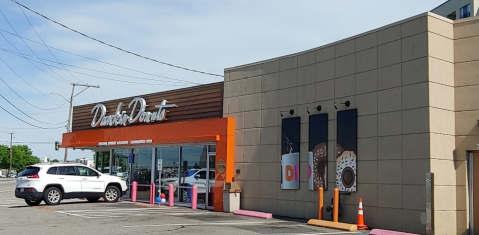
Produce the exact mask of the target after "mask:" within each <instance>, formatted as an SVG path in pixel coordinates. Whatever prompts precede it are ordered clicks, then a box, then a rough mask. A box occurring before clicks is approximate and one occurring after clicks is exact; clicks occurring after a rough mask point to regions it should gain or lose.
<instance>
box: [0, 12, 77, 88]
mask: <svg viewBox="0 0 479 235" xmlns="http://www.w3.org/2000/svg"><path fill="white" fill-rule="evenodd" d="M0 13H2V15H3V18H5V20H6V21H7V23H8V25H10V27H11V28H12V29H13V31H14V32H15V34H17V35H20V34H18V32H17V30H15V28H14V27H13V25H12V24H10V21H9V20H8V18H7V17H6V16H5V14H3V11H2V10H0ZM22 42H23V43H24V44H25V45H26V46H27V47H28V49H29V50H30V51H31V52H32V53H33V55H35V57H37V58H38V56H37V54H36V53H35V52H34V51H33V50H32V48H30V46H29V45H28V44H27V43H26V42H25V40H23V39H22ZM45 66H47V65H45ZM47 68H48V69H50V71H52V72H53V73H54V74H56V75H57V76H58V77H60V78H61V79H63V80H65V81H67V82H71V81H69V80H67V79H65V78H63V77H62V76H60V75H59V74H58V73H56V72H55V71H53V70H52V69H51V68H50V67H48V66H47ZM55 79H57V80H59V81H62V80H60V79H58V78H55Z"/></svg>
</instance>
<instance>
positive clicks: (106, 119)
mask: <svg viewBox="0 0 479 235" xmlns="http://www.w3.org/2000/svg"><path fill="white" fill-rule="evenodd" d="M146 106H147V105H146V101H145V99H143V98H140V97H137V98H134V99H133V100H132V101H131V102H130V104H129V105H128V108H129V109H130V111H129V113H127V111H124V110H122V108H123V103H122V102H120V103H119V104H118V106H117V108H116V112H115V114H111V115H106V106H105V105H103V104H97V105H95V106H94V107H93V109H92V110H91V113H92V114H93V120H92V121H91V126H92V127H97V126H118V125H122V126H126V125H127V124H131V123H135V122H144V123H150V122H161V121H164V120H166V113H167V112H168V111H167V110H166V109H167V108H172V107H178V106H177V105H176V104H168V101H167V100H163V101H161V103H160V104H158V105H155V107H156V108H158V111H156V112H147V111H145V109H146Z"/></svg>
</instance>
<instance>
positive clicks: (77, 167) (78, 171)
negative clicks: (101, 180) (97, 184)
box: [75, 166, 99, 177]
mask: <svg viewBox="0 0 479 235" xmlns="http://www.w3.org/2000/svg"><path fill="white" fill-rule="evenodd" d="M79 168H85V169H88V170H89V171H91V172H93V173H94V175H80V170H79ZM75 171H76V174H77V176H82V177H83V176H86V177H98V176H99V174H98V172H97V171H95V170H93V169H92V168H90V167H87V166H75Z"/></svg>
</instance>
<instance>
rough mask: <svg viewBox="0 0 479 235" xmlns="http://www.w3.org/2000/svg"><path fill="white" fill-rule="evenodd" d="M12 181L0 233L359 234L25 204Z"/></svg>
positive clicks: (0, 187) (273, 222) (118, 207)
mask: <svg viewBox="0 0 479 235" xmlns="http://www.w3.org/2000/svg"><path fill="white" fill-rule="evenodd" d="M14 188H15V181H14V180H11V179H0V234H115V235H118V234H208V235H213V234H245V235H246V234H282V235H288V234H318V235H319V234H363V233H361V232H345V231H339V230H333V229H326V228H319V227H314V226H308V225H306V223H305V222H304V221H292V220H287V219H277V218H274V219H269V220H265V219H258V218H251V217H245V216H236V215H233V214H229V213H218V212H211V211H207V210H191V209H190V208H185V207H166V206H161V207H160V206H157V205H155V206H152V205H148V204H143V203H132V202H129V201H121V202H118V203H104V202H98V203H89V202H87V201H84V200H79V199H75V200H64V201H62V203H61V204H60V205H58V206H47V205H45V204H44V203H43V202H42V204H40V206H35V207H29V206H27V205H26V204H25V202H24V201H23V199H18V198H15V196H14Z"/></svg>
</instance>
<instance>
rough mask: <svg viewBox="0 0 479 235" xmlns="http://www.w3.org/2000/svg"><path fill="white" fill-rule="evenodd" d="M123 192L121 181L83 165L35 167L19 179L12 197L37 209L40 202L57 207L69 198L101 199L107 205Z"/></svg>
mask: <svg viewBox="0 0 479 235" xmlns="http://www.w3.org/2000/svg"><path fill="white" fill-rule="evenodd" d="M126 190H127V186H126V182H125V181H124V179H121V178H119V177H116V176H110V175H105V174H102V173H100V172H99V171H97V170H94V169H92V168H90V167H87V166H85V165H83V164H79V163H71V164H70V163H69V164H64V163H55V164H35V165H31V166H27V168H26V169H25V170H24V171H23V172H21V173H20V174H19V175H18V177H17V186H16V189H15V197H17V198H23V199H25V202H26V203H27V204H28V205H30V206H37V205H39V204H40V202H41V201H42V200H43V201H45V203H46V204H48V205H58V204H60V201H61V200H62V199H69V198H86V199H87V200H88V201H89V202H96V201H98V200H99V199H100V197H103V198H104V199H105V201H107V202H116V201H118V199H119V198H120V197H121V196H122V195H125V194H126Z"/></svg>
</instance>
